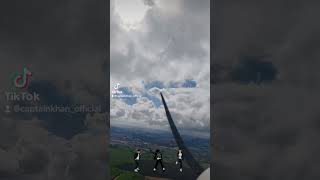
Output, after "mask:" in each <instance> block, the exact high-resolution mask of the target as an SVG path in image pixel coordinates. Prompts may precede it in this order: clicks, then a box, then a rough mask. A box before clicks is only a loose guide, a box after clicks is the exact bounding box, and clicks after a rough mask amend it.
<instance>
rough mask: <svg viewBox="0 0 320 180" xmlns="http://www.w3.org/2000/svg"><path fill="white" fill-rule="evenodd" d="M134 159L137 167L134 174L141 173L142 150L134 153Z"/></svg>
mask: <svg viewBox="0 0 320 180" xmlns="http://www.w3.org/2000/svg"><path fill="white" fill-rule="evenodd" d="M133 158H134V162H135V164H136V167H135V168H134V172H139V171H140V167H139V165H140V163H139V162H140V159H141V151H140V149H137V150H136V152H135V153H134V156H133Z"/></svg>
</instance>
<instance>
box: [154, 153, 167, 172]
mask: <svg viewBox="0 0 320 180" xmlns="http://www.w3.org/2000/svg"><path fill="white" fill-rule="evenodd" d="M153 159H154V160H156V164H155V166H154V168H153V172H155V171H156V170H157V168H158V165H159V164H160V165H161V168H162V171H163V172H164V171H165V170H166V169H165V168H164V166H163V163H162V153H161V151H160V150H159V149H157V150H156V152H154V155H153Z"/></svg>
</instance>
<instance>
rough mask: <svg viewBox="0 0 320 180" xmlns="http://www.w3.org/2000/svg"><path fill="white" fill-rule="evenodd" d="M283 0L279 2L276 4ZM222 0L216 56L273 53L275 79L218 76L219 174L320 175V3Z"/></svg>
mask: <svg viewBox="0 0 320 180" xmlns="http://www.w3.org/2000/svg"><path fill="white" fill-rule="evenodd" d="M275 4H277V6H275ZM285 4H286V3H285V2H279V1H265V2H259V3H257V2H254V1H250V0H249V1H244V2H241V3H240V2H238V1H232V0H230V1H223V2H222V1H217V2H216V3H215V20H214V22H215V23H214V26H215V30H216V34H215V46H214V47H213V52H212V54H213V56H214V63H216V64H218V65H220V66H221V67H232V66H233V65H235V64H237V63H238V62H239V59H241V57H243V56H246V55H249V56H256V55H258V56H261V55H266V54H267V55H269V56H270V57H271V58H270V61H271V62H272V64H273V65H274V66H275V67H276V69H277V71H278V72H279V75H280V76H279V79H278V80H275V81H273V82H272V83H270V84H263V85H260V86H258V85H254V84H249V85H242V84H237V83H234V82H226V81H223V82H220V83H215V84H214V97H213V103H214V105H213V106H212V107H211V108H212V109H211V111H212V112H213V119H214V122H213V123H212V124H211V125H212V126H211V127H212V128H213V129H215V131H214V132H213V133H214V134H215V136H214V141H213V142H212V143H213V145H214V147H215V148H214V149H213V150H212V152H213V153H214V156H213V159H214V166H215V167H216V169H217V170H216V171H215V174H214V176H217V177H220V178H219V179H249V180H250V179H284V180H287V179H288V180H289V179H295V178H296V179H313V178H314V177H319V173H318V172H316V171H315V170H314V168H315V167H317V166H318V165H319V155H318V153H314V152H317V151H318V150H319V147H320V146H319V143H317V142H316V141H314V139H317V138H318V137H319V123H317V122H318V120H317V119H318V117H319V113H318V111H317V110H316V107H318V106H319V102H320V101H319V99H318V98H317V96H316V94H315V93H316V92H318V91H319V83H316V82H318V81H317V79H318V77H319V71H318V70H316V69H317V68H315V67H317V66H316V65H317V62H318V61H317V62H315V61H316V60H317V59H318V57H319V53H318V52H317V51H316V50H315V47H316V46H315V44H314V39H315V37H318V33H317V32H318V31H317V29H318V28H319V26H318V24H315V23H314V22H315V21H316V18H315V17H317V14H319V12H318V11H316V10H315V8H313V7H315V6H316V4H315V3H312V2H307V3H304V4H303V5H302V4H300V3H299V2H297V1H293V2H292V3H290V5H289V6H286V5H285Z"/></svg>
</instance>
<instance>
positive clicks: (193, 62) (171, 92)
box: [110, 0, 210, 137]
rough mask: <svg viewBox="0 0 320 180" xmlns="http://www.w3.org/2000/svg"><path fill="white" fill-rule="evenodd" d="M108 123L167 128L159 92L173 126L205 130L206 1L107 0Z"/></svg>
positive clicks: (207, 115)
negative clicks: (117, 93)
mask: <svg viewBox="0 0 320 180" xmlns="http://www.w3.org/2000/svg"><path fill="white" fill-rule="evenodd" d="M110 31H111V32H110V33H111V36H110V38H111V44H110V49H111V50H110V56H111V58H110V74H111V77H110V88H111V89H110V92H111V93H112V90H113V87H114V85H115V84H117V83H120V86H121V90H122V91H124V92H125V93H126V94H131V95H133V94H135V95H139V96H140V97H138V98H111V112H110V116H111V125H118V126H119V125H121V126H124V125H126V126H139V127H141V128H146V127H148V128H156V129H168V128H169V125H168V121H167V119H166V116H165V111H164V108H163V106H162V103H161V101H160V94H159V93H160V92H163V94H164V96H165V98H166V101H167V104H168V106H169V109H170V111H171V114H172V116H173V119H174V120H175V122H176V125H177V126H178V127H179V128H181V129H182V130H191V131H190V132H193V133H194V134H195V135H196V134H199V132H202V134H203V135H206V136H207V137H208V136H209V131H210V128H209V127H210V45H209V44H210V8H209V0H200V1H197V3H195V2H194V1H192V0H176V1H169V0H162V1H160V0H133V1H132V0H112V1H111V22H110Z"/></svg>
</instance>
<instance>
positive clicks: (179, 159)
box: [176, 149, 183, 172]
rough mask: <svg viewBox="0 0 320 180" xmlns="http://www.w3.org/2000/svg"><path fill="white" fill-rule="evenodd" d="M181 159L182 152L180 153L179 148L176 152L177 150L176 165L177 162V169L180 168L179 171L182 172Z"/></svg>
mask: <svg viewBox="0 0 320 180" xmlns="http://www.w3.org/2000/svg"><path fill="white" fill-rule="evenodd" d="M182 161H183V153H182V150H181V149H179V150H178V152H177V161H176V165H178V164H179V170H180V172H182Z"/></svg>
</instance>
